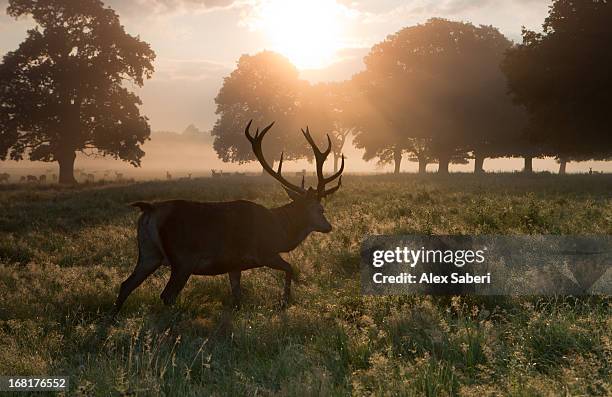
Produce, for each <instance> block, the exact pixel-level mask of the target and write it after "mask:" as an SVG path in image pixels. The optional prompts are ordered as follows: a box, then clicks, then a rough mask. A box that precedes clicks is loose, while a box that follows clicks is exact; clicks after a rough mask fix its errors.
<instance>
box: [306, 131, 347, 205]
mask: <svg viewBox="0 0 612 397" xmlns="http://www.w3.org/2000/svg"><path fill="white" fill-rule="evenodd" d="M302 134H304V137H305V138H306V140H307V141H308V143H309V144H310V146H311V147H312V151H313V152H314V156H315V162H316V164H317V180H318V183H317V195H318V196H319V198H323V197H325V196H329V195H330V194H332V193H335V192H336V190H338V189H340V186H342V172H343V171H344V154H343V155H342V165H341V166H340V169H339V170H338V172H336V173H335V174H333V175H332V176H330V177H327V178H326V177H325V176H324V175H323V164H325V160H326V159H327V156H329V154H330V153H331V149H332V143H331V139H330V137H329V134H327V149H326V150H325V151H324V152H322V151H321V150H320V149H319V147H318V146H317V144H316V143H315V141H314V139H312V136H310V130H309V129H308V127H306V131H304V130H302ZM336 178H339V179H338V185H336V186H335V187H333V188H331V189H328V190H325V185H326V184H328V183H330V182H333V181H334V180H335V179H336Z"/></svg>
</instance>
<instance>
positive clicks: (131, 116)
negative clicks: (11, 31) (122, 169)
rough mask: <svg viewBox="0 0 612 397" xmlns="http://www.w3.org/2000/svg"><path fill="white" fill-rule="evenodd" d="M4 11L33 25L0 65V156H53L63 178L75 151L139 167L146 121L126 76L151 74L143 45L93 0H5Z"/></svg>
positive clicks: (136, 78)
mask: <svg viewBox="0 0 612 397" xmlns="http://www.w3.org/2000/svg"><path fill="white" fill-rule="evenodd" d="M7 12H8V14H9V15H10V16H12V17H15V18H17V17H20V16H22V15H30V16H31V17H32V18H33V19H34V21H35V23H36V26H35V27H34V28H33V29H30V30H29V31H28V33H27V38H26V39H25V41H24V42H23V43H21V45H20V46H19V48H18V49H17V50H15V51H11V52H9V53H8V54H6V55H5V56H4V59H3V62H2V64H0V87H1V89H0V156H1V158H2V159H5V158H7V157H9V158H11V159H14V160H21V159H22V158H23V157H24V156H26V155H27V156H29V158H30V159H31V160H42V161H58V162H59V165H60V182H63V183H74V182H75V180H74V176H73V167H74V159H75V153H76V152H77V151H86V150H96V151H97V152H98V153H101V154H103V155H110V156H113V157H115V158H119V159H122V160H125V161H128V162H129V163H131V164H133V165H134V166H138V165H139V164H140V159H141V158H142V156H143V155H144V152H143V151H142V150H141V149H140V145H141V144H142V143H143V142H144V141H145V140H146V139H147V138H148V137H149V134H150V128H149V124H148V121H147V119H146V118H145V117H143V116H142V115H141V114H140V110H139V107H138V106H139V105H140V104H141V102H140V99H139V98H138V97H137V96H136V95H135V94H134V93H132V92H130V91H129V90H128V89H127V88H125V82H126V81H130V82H132V83H133V84H135V85H137V86H142V85H143V83H144V80H145V79H146V78H149V77H151V75H152V73H153V70H154V69H153V64H152V62H153V60H154V59H155V53H154V52H153V51H152V50H151V48H150V47H149V45H148V44H147V43H145V42H143V41H141V40H140V39H139V38H137V37H133V36H130V35H129V34H127V33H126V32H125V30H124V28H123V26H122V25H121V24H120V21H119V17H118V16H117V14H116V13H115V12H114V11H113V10H112V9H110V8H108V7H105V6H104V4H103V3H102V2H101V1H99V0H80V1H71V0H10V1H9V5H8V9H7Z"/></svg>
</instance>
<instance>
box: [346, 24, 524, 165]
mask: <svg viewBox="0 0 612 397" xmlns="http://www.w3.org/2000/svg"><path fill="white" fill-rule="evenodd" d="M509 46H510V42H509V41H508V39H506V38H505V37H504V36H503V35H502V34H501V33H500V32H499V31H498V30H497V29H495V28H493V27H491V26H474V25H472V24H470V23H463V22H453V21H448V20H445V19H439V18H434V19H430V20H429V21H427V23H425V24H422V25H416V26H412V27H408V28H404V29H402V30H400V31H399V32H397V33H395V34H392V35H390V36H388V37H387V38H386V39H385V40H384V41H383V42H381V43H379V44H377V45H375V46H374V47H373V48H372V50H371V51H370V53H369V54H368V56H366V58H365V60H364V61H365V64H366V71H365V72H363V73H362V74H360V75H359V76H357V78H356V80H357V82H358V84H359V85H360V86H361V88H362V91H363V92H364V95H365V97H366V98H367V100H366V102H367V103H368V109H369V110H370V111H369V112H368V113H364V117H363V128H361V130H360V134H359V135H358V136H357V139H356V142H357V144H358V145H359V146H362V147H364V148H365V149H366V155H368V156H369V155H372V154H375V155H376V156H378V157H380V158H381V160H385V159H391V158H393V160H394V161H395V164H396V167H395V169H396V172H398V171H399V163H400V161H401V158H402V154H403V153H406V152H408V153H409V154H410V155H411V156H412V157H413V158H414V159H416V160H418V161H419V164H420V166H419V169H420V171H421V172H424V171H425V166H426V165H427V163H428V162H430V161H437V162H438V164H439V172H440V173H448V166H449V164H450V163H451V162H466V159H467V158H468V157H469V156H470V153H471V152H477V156H478V158H479V163H481V159H482V158H483V157H485V156H491V155H495V154H496V153H494V152H493V150H492V144H491V142H493V141H494V140H496V139H498V138H499V137H500V136H502V135H504V134H506V135H507V134H508V128H507V127H506V125H505V124H507V123H506V121H507V120H508V118H509V117H511V116H509V115H508V113H510V114H512V112H514V110H513V109H511V108H512V107H513V106H512V104H511V103H510V101H509V100H507V98H506V94H505V89H504V81H503V75H502V73H501V71H500V69H499V63H500V60H501V59H502V55H503V53H504V51H505V50H506V49H507V48H508V47H509Z"/></svg>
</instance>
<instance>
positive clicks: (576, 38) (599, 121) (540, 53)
mask: <svg viewBox="0 0 612 397" xmlns="http://www.w3.org/2000/svg"><path fill="white" fill-rule="evenodd" d="M610 43H612V4H610V2H609V1H602V0H583V1H575V0H555V1H553V4H552V6H551V8H550V11H549V15H548V17H547V18H546V20H545V22H544V24H543V30H542V32H540V33H539V32H534V31H530V30H523V42H522V43H521V44H520V45H517V46H515V47H513V48H512V49H511V50H510V51H508V54H507V56H506V59H505V61H504V63H503V70H504V72H505V73H506V74H507V76H508V80H509V84H510V89H511V91H512V94H513V95H514V97H515V99H516V101H517V102H519V103H521V104H522V105H524V106H525V107H526V108H527V110H528V112H529V116H530V126H529V136H528V140H529V141H530V142H531V143H532V145H531V146H532V147H536V148H537V150H536V154H546V155H553V156H556V157H557V158H558V160H559V162H560V163H561V165H560V172H561V173H563V172H565V163H566V162H567V161H569V160H586V159H598V160H603V159H609V158H610V157H611V156H612V134H611V133H610V126H611V125H612V112H610V109H611V108H612V97H611V96H610V92H611V91H612V75H611V74H610V70H611V69H612V52H611V51H609V47H610Z"/></svg>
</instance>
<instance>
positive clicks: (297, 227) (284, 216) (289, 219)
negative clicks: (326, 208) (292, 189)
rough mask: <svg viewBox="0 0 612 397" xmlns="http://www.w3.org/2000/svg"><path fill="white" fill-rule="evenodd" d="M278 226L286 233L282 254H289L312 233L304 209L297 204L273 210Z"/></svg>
mask: <svg viewBox="0 0 612 397" xmlns="http://www.w3.org/2000/svg"><path fill="white" fill-rule="evenodd" d="M272 212H273V213H274V215H275V216H276V219H277V221H278V224H279V225H280V226H281V228H282V229H283V232H284V238H283V239H282V241H283V243H282V244H281V249H282V251H281V252H289V251H291V250H293V249H295V248H296V247H297V246H298V245H300V243H301V242H302V241H304V240H305V239H306V237H308V235H309V234H310V233H311V232H312V228H311V227H310V226H309V225H308V222H307V219H306V217H305V215H304V209H303V208H300V207H299V206H298V205H297V204H295V203H289V204H287V205H283V206H282V207H278V208H274V209H273V210H272Z"/></svg>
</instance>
